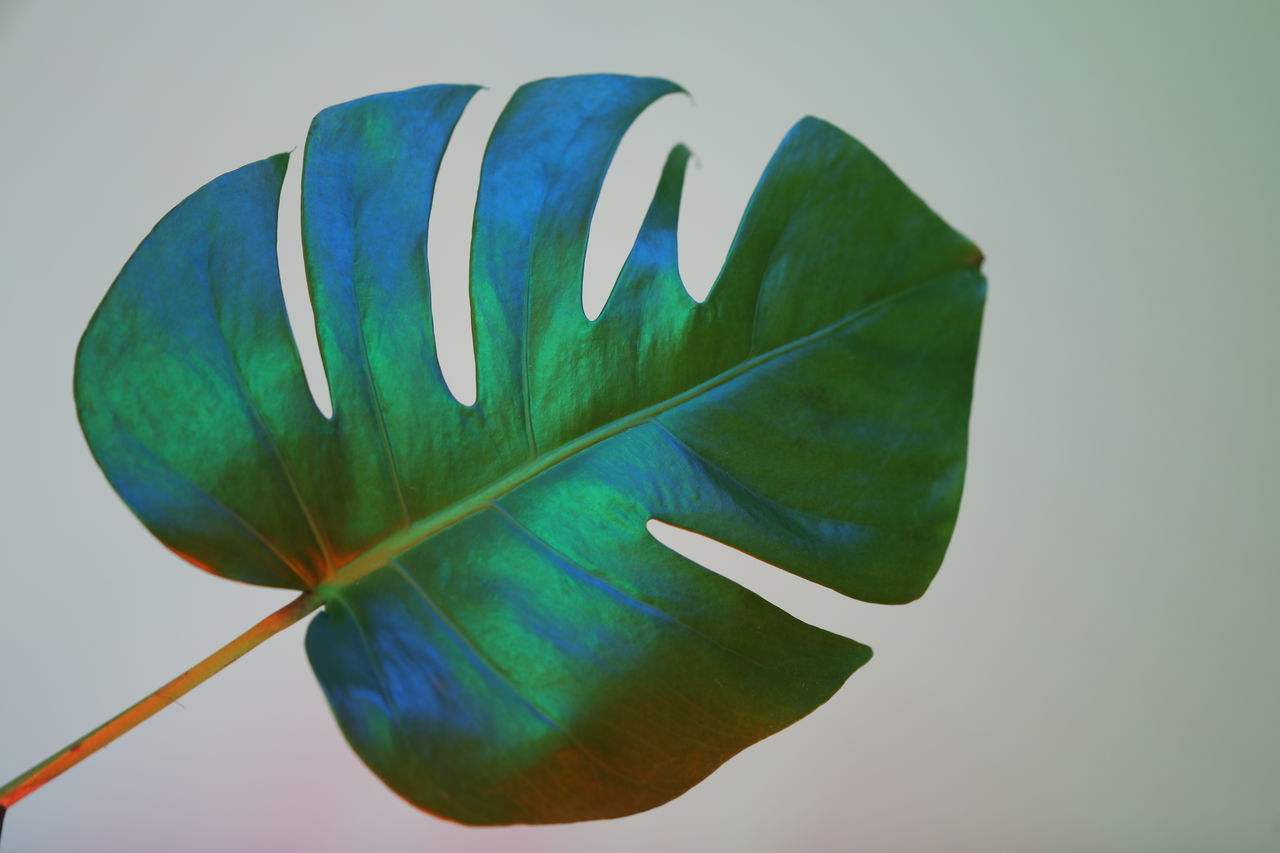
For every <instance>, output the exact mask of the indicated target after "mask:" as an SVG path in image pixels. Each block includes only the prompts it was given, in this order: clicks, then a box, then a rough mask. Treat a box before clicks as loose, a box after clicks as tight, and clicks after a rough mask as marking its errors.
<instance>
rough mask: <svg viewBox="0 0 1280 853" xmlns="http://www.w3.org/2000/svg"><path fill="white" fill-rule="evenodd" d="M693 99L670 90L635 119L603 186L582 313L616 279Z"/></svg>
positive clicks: (591, 313)
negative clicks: (672, 92) (673, 94)
mask: <svg viewBox="0 0 1280 853" xmlns="http://www.w3.org/2000/svg"><path fill="white" fill-rule="evenodd" d="M691 112H692V101H691V100H690V99H689V98H687V97H683V96H679V95H675V96H672V95H668V96H667V97H664V98H661V99H659V100H658V101H657V102H656V103H655V104H653V105H652V106H651V107H649V108H648V109H647V110H645V111H644V112H643V113H641V114H640V116H639V118H637V119H636V120H635V122H634V123H632V125H631V127H630V128H629V129H628V130H627V132H626V134H625V135H624V136H623V137H622V141H621V142H620V143H619V144H618V150H617V151H615V152H614V155H613V160H612V161H611V162H610V163H609V169H608V171H606V172H605V176H604V183H603V184H602V185H601V187H600V197H599V199H597V201H596V209H595V211H594V212H593V213H592V214H591V229H590V232H589V236H588V238H587V253H586V258H585V259H584V261H583V265H582V313H583V314H585V315H586V316H587V319H588V320H594V319H596V317H599V316H600V312H601V311H603V310H604V306H605V302H607V301H608V299H609V294H610V293H611V292H613V287H614V285H615V284H616V283H617V280H618V275H619V273H621V272H622V266H623V264H625V263H626V261H627V255H629V254H630V253H631V247H632V245H634V244H635V241H636V236H637V235H638V234H639V233H640V225H641V224H642V223H643V222H644V217H645V214H646V213H647V212H648V210H649V203H650V202H651V201H652V200H653V191H654V189H655V188H656V187H657V186H658V178H659V176H660V175H661V174H662V167H663V164H665V163H666V160H667V154H668V153H669V152H670V150H671V147H672V145H674V144H675V141H676V140H678V139H683V138H684V137H685V133H684V130H686V129H687V128H688V126H689V114H690V113H691Z"/></svg>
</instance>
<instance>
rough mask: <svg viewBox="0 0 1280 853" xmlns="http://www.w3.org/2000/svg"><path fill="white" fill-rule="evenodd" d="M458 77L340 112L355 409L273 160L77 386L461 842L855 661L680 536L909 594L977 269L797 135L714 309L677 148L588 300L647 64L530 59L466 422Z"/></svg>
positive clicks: (740, 239) (327, 138) (491, 251)
mask: <svg viewBox="0 0 1280 853" xmlns="http://www.w3.org/2000/svg"><path fill="white" fill-rule="evenodd" d="M475 91H476V87H473V86H457V85H442V86H426V87H422V88H417V89H411V90H408V91H403V92H395V93H390V94H382V95H375V96H372V97H368V98H362V99H360V100H356V101H352V102H350V103H345V104H340V105H338V106H335V107H331V108H329V109H326V110H324V111H323V112H321V113H320V114H319V115H318V116H316V118H315V120H314V122H313V123H312V125H311V129H310V132H309V134H308V138H307V145H306V151H305V161H304V164H303V173H302V237H303V243H304V253H305V260H306V270H307V278H308V285H309V288H310V296H311V302H312V305H313V309H314V312H315V318H316V329H317V333H318V337H319V342H320V348H321V353H322V355H323V359H324V371H325V376H326V378H327V381H328V386H329V391H330V395H331V398H332V400H333V413H332V416H330V417H326V416H325V415H324V414H322V413H321V412H320V411H319V409H318V408H317V406H316V404H315V402H314V401H313V399H312V396H311V394H310V392H309V390H308V387H307V382H306V379H305V377H304V374H303V370H302V367H301V362H300V357H299V355H298V351H297V349H296V347H295V345H294V341H293V337H292V333H291V331H290V326H289V321H288V318H287V315H286V312H285V305H284V301H283V297H282V295H281V288H280V281H279V273H278V265H277V259H276V221H277V215H278V214H277V208H278V200H279V194H280V187H281V181H282V179H283V176H284V173H285V168H286V162H287V155H283V154H281V155H278V156H275V157H270V158H268V159H265V160H261V161H259V162H256V163H251V164H250V165H247V166H245V167H243V168H241V169H238V170H236V171H233V172H230V173H228V174H226V175H223V176H222V177H220V178H217V179H216V180H214V181H212V182H210V183H209V184H207V185H206V186H204V187H203V188H201V189H200V190H198V191H196V192H195V193H194V194H193V195H191V196H190V197H189V198H187V199H186V200H185V201H183V202H182V203H181V204H179V205H178V206H177V207H176V208H174V209H173V211H171V212H170V213H169V214H168V215H167V216H165V217H164V218H163V219H162V220H161V221H160V223H159V224H158V225H156V227H155V229H154V230H153V231H152V232H151V234H150V235H148V236H147V237H146V239H145V240H144V241H143V242H142V244H141V245H140V246H139V247H138V249H137V251H136V252H135V253H134V255H133V256H132V257H131V258H130V259H129V261H128V262H127V264H126V265H125V267H124V269H123V271H122V272H121V273H120V275H119V277H118V278H117V279H116V281H115V283H114V284H113V285H112V287H111V290H110V292H109V293H108V294H107V296H106V297H105V299H104V300H103V302H102V305H101V307H100V308H99V309H98V311H97V313H96V314H95V316H94V318H93V320H92V322H91V323H90V325H89V327H88V329H87V331H86V332H85V334H84V338H83V340H82V342H81V346H80V349H79V353H78V357H77V362H76V379H75V393H76V402H77V405H78V409H79V414H80V419H81V423H82V425H83V428H84V433H85V436H86V437H87V439H88V441H89V444H90V446H91V448H92V450H93V453H94V455H95V457H96V459H97V461H98V463H99V464H100V465H101V467H102V469H103V471H104V472H105V473H106V476H107V478H108V479H109V480H110V482H111V484H112V485H113V486H114V487H115V489H116V490H117V492H119V494H120V496H121V497H122V498H123V499H124V501H125V502H126V503H127V504H128V505H129V507H130V508H131V509H132V511H133V512H134V513H135V514H136V515H137V516H138V518H139V519H140V520H141V521H142V523H143V524H145V525H146V526H147V528H148V529H150V530H151V531H152V533H154V534H155V535H156V536H157V537H159V538H160V539H161V540H162V541H163V542H164V543H165V544H166V545H167V546H168V547H170V548H171V549H172V550H174V551H175V552H177V553H178V554H180V555H182V556H183V557H185V558H186V559H187V560H189V561H190V562H192V563H195V564H196V565H198V566H200V567H202V568H204V569H206V570H208V571H210V572H213V573H215V574H218V575H221V576H224V577H227V578H233V579H236V580H241V581H247V582H249V583H255V584H265V585H269V586H277V587H292V588H296V589H304V590H305V589H310V590H315V591H316V592H317V594H319V595H321V596H322V597H323V599H324V601H325V605H324V609H323V611H322V612H321V613H320V614H319V615H318V616H317V617H316V618H315V619H314V620H313V621H312V622H311V624H310V626H309V628H308V632H307V652H308V655H309V657H310V660H311V664H312V667H313V668H314V670H315V673H316V676H317V677H318V678H319V681H320V684H321V685H322V686H323V689H324V692H325V695H326V696H327V697H328V700H329V703H330V705H331V706H332V709H333V712H334V714H335V716H336V718H337V721H338V723H339V725H340V726H341V729H342V731H343V733H344V734H345V736H346V738H347V740H348V741H349V742H350V743H351V745H352V747H354V749H355V750H356V752H357V753H358V754H359V755H360V757H361V758H362V759H363V760H364V761H365V762H366V763H367V764H368V766H369V767H370V768H372V769H373V771H374V772H375V773H377V774H378V776H380V777H381V778H382V779H383V780H384V781H385V782H386V783H387V784H388V785H389V786H390V787H391V788H393V789H394V790H395V791H396V792H398V793H399V794H400V795H401V796H403V797H404V798H405V799H407V800H409V801H410V802H412V803H413V804H415V805H417V806H418V807H420V808H422V809H425V810H428V811H430V812H433V813H435V814H437V815H441V816H443V817H446V818H449V819H452V820H455V821H459V822H463V823H469V824H504V823H551V822H563V821H576V820H587V819H593V818H608V817H616V816H620V815H626V814H630V813H633V812H637V811H641V810H644V809H648V808H652V807H654V806H656V805H659V804H661V803H664V802H666V801H668V800H670V799H671V798H672V797H675V796H677V795H678V794H680V793H681V792H683V791H685V790H687V789H688V788H689V787H690V786H692V785H694V784H695V783H697V782H698V781H699V780H701V779H703V778H704V777H706V776H707V775H708V774H709V773H711V772H712V771H713V770H715V769H716V767H718V766H719V765H720V764H722V763H723V762H724V761H726V760H727V759H728V758H730V757H731V756H733V755H734V754H735V753H737V752H738V751H740V750H742V749H744V748H745V747H747V746H749V745H750V744H752V743H754V742H756V741H758V740H760V739H761V738H764V737H767V736H768V735H770V734H772V733H774V732H776V731H778V730H779V729H781V728H783V727H785V726H787V725H789V724H791V723H793V722H795V721H796V720H798V719H799V718H801V717H803V716H804V715H806V714H808V713H809V712H810V711H812V710H813V709H814V708H816V707H817V706H818V705H821V704H822V703H823V702H824V701H826V700H827V699H828V698H829V697H830V696H831V695H832V693H834V692H835V691H836V690H837V689H838V688H839V687H840V686H841V684H843V683H844V681H845V679H847V678H848V677H849V675H850V674H851V673H852V672H853V671H854V670H856V669H857V668H858V667H859V666H861V665H862V664H863V663H865V662H866V661H867V659H868V658H869V657H870V650H869V649H868V648H866V647H865V646H862V645H860V644H858V643H856V642H854V641H852V640H849V639H846V638H844V637H840V636H837V635H834V634H831V633H828V632H826V631H823V630H820V629H818V628H815V627H813V626H810V625H808V624H805V623H804V622H801V621H799V620H798V619H795V618H794V617H792V616H790V615H789V614H787V613H785V612H784V611H782V610H780V609H778V608H777V607H775V606H773V605H771V604H769V603H768V602H766V601H764V600H763V599H761V598H760V597H758V596H756V595H755V594H753V593H751V592H749V591H747V590H745V589H743V588H742V587H740V586H738V585H737V584H735V583H733V582H731V581H729V580H727V579H725V578H723V577H722V576H720V575H718V574H716V573H714V572H712V571H709V570H707V569H705V568H703V567H701V566H699V565H697V564H696V563H693V562H691V561H689V560H687V559H685V558H683V557H681V556H680V555H678V554H676V553H675V552H673V551H671V550H669V549H668V548H666V547H665V546H663V545H662V544H660V543H659V542H658V541H656V540H655V539H654V538H653V537H652V536H651V535H650V534H649V532H648V530H647V529H646V526H645V525H646V523H647V522H648V521H649V520H650V519H658V520H660V521H663V522H667V523H669V524H672V525H676V526H678V527H682V528H686V529H689V530H693V531H696V532H698V533H702V534H705V535H706V536H709V537H712V538H714V539H716V540H719V541H721V542H724V543H727V544H728V545H731V546H733V547H735V548H738V549H740V550H742V551H745V552H748V553H750V554H753V555H756V556H758V557H759V558H761V559H763V560H765V561H767V562H769V563H771V564H773V565H775V566H777V567H778V570H779V571H787V572H791V573H794V574H796V575H799V576H801V577H803V578H807V579H809V580H812V581H815V582H817V583H820V584H823V585H825V586H827V587H830V588H831V589H833V590H836V591H838V592H840V593H842V594H844V595H847V596H852V597H855V598H858V599H862V600H865V601H869V602H882V603H901V602H907V601H911V600H912V599H915V598H917V597H918V596H920V595H921V594H922V593H923V592H924V590H925V588H926V587H927V586H928V585H929V582H930V581H931V579H932V578H933V576H934V573H935V572H936V571H937V568H938V565H939V563H940V562H941V560H942V557H943V553H944V551H945V550H946V547H947V543H948V540H949V538H950V536H951V532H952V529H953V527H954V524H955V519H956V513H957V510H958V507H959V501H960V493H961V488H962V484H963V478H964V469H965V452H966V442H967V423H968V417H969V404H970V397H971V391H972V377H973V368H974V360H975V356H976V352H977V344H978V333H979V324H980V318H981V313H982V305H983V297H984V292H985V283H984V280H983V277H982V275H981V273H980V272H979V271H978V268H979V265H980V262H981V255H980V253H979V252H978V250H977V249H976V248H975V246H974V245H973V244H972V243H971V242H969V241H968V240H967V239H966V238H964V237H963V236H961V235H960V234H958V233H957V232H956V231H954V230H952V229H951V228H950V227H949V226H948V225H947V224H946V223H944V222H943V221H942V220H941V219H940V218H939V217H938V216H936V215H935V214H934V213H932V212H931V211H930V210H929V208H928V207H926V206H925V204H924V203H923V202H921V201H920V199H919V198H917V197H916V196H915V195H914V194H913V193H912V192H911V191H910V190H909V189H907V187H906V186H905V185H904V184H903V183H902V182H901V181H900V180H899V179H898V178H897V177H896V176H895V175H894V174H893V173H892V172H890V171H889V169H888V168H887V167H886V166H885V165H884V164H883V163H882V162H881V161H880V160H879V159H877V158H876V157H875V156H874V155H873V154H871V153H870V152H869V151H868V150H867V149H866V148H864V147H863V146H862V145H860V144H859V143H858V142H856V141H855V140H854V139H852V138H851V137H849V136H848V135H846V134H845V133H843V132H842V131H840V130H838V129H837V128H835V127H833V126H832V125H830V124H828V123H826V122H824V121H821V120H819V119H815V118H806V119H803V120H802V121H800V122H799V123H797V124H796V125H795V126H794V127H793V128H792V129H791V131H790V132H789V133H788V134H787V135H786V137H785V138H784V139H783V140H782V142H781V144H780V145H779V147H778V149H777V152H776V154H775V155H774V156H773V158H772V160H771V162H770V163H769V165H768V167H767V168H766V169H765V171H764V174H763V176H762V177H761V178H760V181H759V184H758V186H757V187H756V189H755V192H754V194H753V195H752V198H751V201H750V203H749V205H748V207H747V209H746V211H745V214H744V216H743V219H742V222H741V224H740V226H739V229H738V232H737V235H736V237H735V238H734V241H733V243H732V246H731V248H730V250H729V252H728V257H727V258H726V260H725V263H724V266H723V269H722V271H721V273H720V275H719V277H718V279H717V281H716V283H715V286H714V288H713V289H712V291H711V293H710V295H709V296H708V298H707V299H706V300H705V301H704V302H701V303H699V302H697V301H695V300H694V299H692V298H691V297H690V296H689V295H688V294H687V292H686V291H685V289H684V287H683V285H682V282H681V280H680V275H679V271H678V267H677V263H676V254H677V246H676V231H677V217H678V213H679V208H680V196H681V188H682V184H683V180H684V173H685V167H686V164H687V162H688V160H689V157H690V154H689V151H688V150H687V149H686V148H685V147H684V146H676V147H675V148H674V149H672V151H671V153H670V156H669V158H668V160H667V162H666V165H665V167H664V170H663V172H662V175H661V178H660V180H659V182H658V184H657V188H656V190H655V192H654V194H653V198H652V201H651V203H650V205H649V207H648V211H647V214H646V217H645V219H644V224H643V226H642V228H641V230H640V232H639V235H638V236H637V237H636V240H635V244H634V247H633V248H632V250H631V253H630V255H629V257H628V259H627V261H626V264H625V266H624V268H623V270H622V272H621V274H620V276H619V278H618V281H617V284H616V287H615V289H614V290H613V292H612V295H611V296H610V298H609V301H608V303H607V304H606V306H605V308H604V310H603V312H602V313H601V315H600V316H599V317H598V318H597V319H596V320H594V321H592V320H588V319H587V318H586V317H585V315H584V314H583V309H582V299H581V285H582V268H583V260H584V256H585V252H586V245H587V232H588V228H589V225H590V222H591V217H592V213H593V211H594V209H595V204H596V199H597V197H598V194H599V191H600V187H601V183H602V181H603V178H604V174H605V171H606V169H607V168H608V166H609V162H610V160H611V158H612V156H613V152H614V150H615V148H616V147H617V145H618V142H619V140H620V138H621V137H622V135H623V134H624V133H625V132H626V130H627V128H628V126H629V125H630V124H631V122H632V121H633V120H634V119H635V118H636V116H637V115H639V113H640V112H641V111H642V110H644V109H645V108H646V107H647V106H648V105H649V104H651V103H652V102H653V101H654V100H656V99H657V98H660V97H662V96H664V95H667V94H671V93H673V92H678V91H680V90H679V88H678V87H677V86H675V85H674V84H672V83H670V82H667V81H664V80H659V79H652V78H637V77H624V76H614V75H590V76H580V77H568V78H558V79H548V80H541V81H538V82H535V83H531V84H528V85H526V86H524V87H522V88H521V89H519V90H518V91H517V92H516V93H515V95H514V96H513V97H512V98H511V100H510V102H509V103H508V105H507V106H506V108H505V111H504V112H503V113H502V116H501V118H500V119H499V120H498V123H497V125H496V127H495V129H494V131H493V133H492V136H491V138H490V140H489V143H488V147H487V149H486V151H485V155H484V161H483V167H482V171H481V177H480V187H479V194H478V198H477V203H476V209H475V219H474V236H473V241H472V245H471V280H470V295H471V305H472V314H473V320H472V322H473V333H474V341H475V357H476V371H477V380H476V381H477V399H476V401H475V403H474V405H470V406H466V405H462V404H460V403H459V402H458V401H457V400H456V399H455V398H454V397H453V396H452V394H451V393H450V391H449V389H448V388H447V386H446V384H445V381H444V379H443V377H442V374H441V371H440V367H439V363H438V361H437V356H436V343H435V339H434V336H433V331H432V319H431V303H430V298H429V287H430V281H429V277H428V270H427V264H426V235H427V223H428V220H429V217H430V214H431V204H432V195H433V190H434V186H435V179H436V173H437V170H438V168H439V166H440V161H441V157H442V155H443V153H444V151H445V147H446V145H447V144H448V141H449V137H450V134H451V132H452V130H453V127H454V125H455V123H456V122H457V121H458V119H459V117H460V115H461V114H462V111H463V109H464V108H465V107H466V105H467V103H468V101H469V99H470V98H471V97H472V95H473V94H474V93H475Z"/></svg>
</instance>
